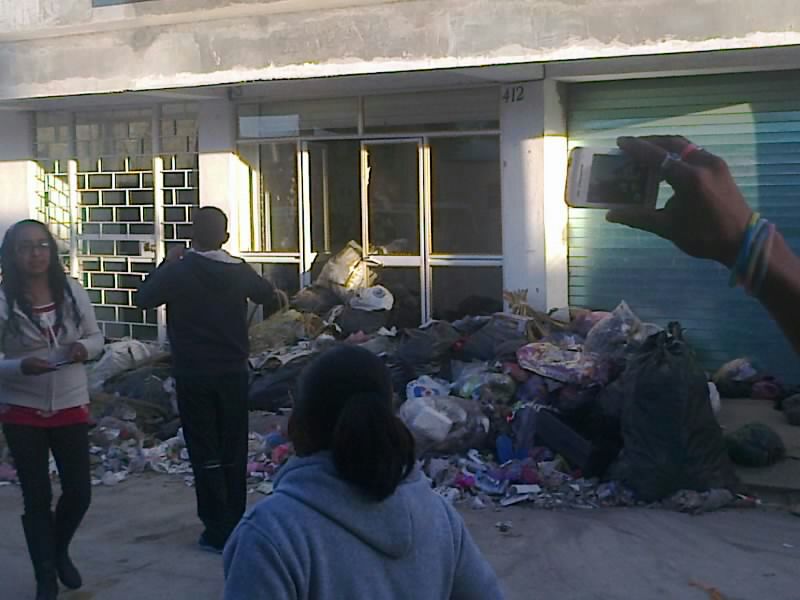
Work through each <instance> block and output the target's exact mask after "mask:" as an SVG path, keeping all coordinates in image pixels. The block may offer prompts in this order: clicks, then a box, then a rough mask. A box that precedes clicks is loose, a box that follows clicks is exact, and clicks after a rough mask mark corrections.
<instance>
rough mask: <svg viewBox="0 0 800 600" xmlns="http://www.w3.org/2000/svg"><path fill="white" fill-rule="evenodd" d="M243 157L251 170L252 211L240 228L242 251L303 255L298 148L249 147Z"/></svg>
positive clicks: (277, 145)
mask: <svg viewBox="0 0 800 600" xmlns="http://www.w3.org/2000/svg"><path fill="white" fill-rule="evenodd" d="M239 154H240V157H241V158H242V159H243V160H244V161H245V162H246V163H247V164H248V165H249V166H250V210H249V211H247V212H245V214H244V215H243V217H244V218H243V219H242V220H241V222H240V224H239V225H240V231H241V245H242V248H244V249H245V250H249V251H252V252H299V250H300V247H299V242H298V238H299V232H298V220H297V219H298V195H297V145H296V144H295V143H294V142H289V143H275V144H260V145H258V146H247V147H242V148H240V152H239ZM247 217H249V218H247Z"/></svg>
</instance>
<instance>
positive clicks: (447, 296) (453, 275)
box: [432, 267, 503, 321]
mask: <svg viewBox="0 0 800 600" xmlns="http://www.w3.org/2000/svg"><path fill="white" fill-rule="evenodd" d="M432 277H433V318H434V319H446V320H448V321H453V320H456V319H460V318H462V317H465V316H468V315H490V314H493V313H496V312H501V311H502V310H503V300H502V298H503V269H502V268H500V267H434V268H433V275H432Z"/></svg>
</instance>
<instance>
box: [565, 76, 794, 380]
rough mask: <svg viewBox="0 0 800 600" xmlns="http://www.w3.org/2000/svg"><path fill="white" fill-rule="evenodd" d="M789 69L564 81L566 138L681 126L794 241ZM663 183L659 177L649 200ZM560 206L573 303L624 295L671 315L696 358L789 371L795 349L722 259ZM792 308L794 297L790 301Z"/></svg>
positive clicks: (642, 310) (670, 130)
mask: <svg viewBox="0 0 800 600" xmlns="http://www.w3.org/2000/svg"><path fill="white" fill-rule="evenodd" d="M798 90H800V74H798V73H795V72H792V73H775V74H748V75H735V76H731V75H723V76H712V77H709V76H704V77H681V78H669V79H648V80H633V81H631V80H628V81H615V82H600V83H586V84H575V85H573V86H571V87H570V90H569V138H570V146H571V147H574V146H579V145H591V146H608V147H611V146H614V143H615V139H616V138H617V136H620V135H647V134H682V135H685V136H686V137H688V138H690V139H692V140H693V141H695V142H697V143H698V144H700V145H702V146H704V147H705V148H707V149H708V150H710V151H711V152H714V153H716V154H718V155H720V156H722V157H723V158H725V159H726V160H727V161H728V163H729V165H730V167H731V170H732V171H733V174H734V176H735V177H736V180H737V182H738V183H739V186H740V187H741V189H742V191H743V193H744V195H745V197H746V198H747V201H748V202H749V203H750V204H751V205H752V206H753V207H754V208H755V209H757V210H759V211H760V212H761V213H763V215H764V216H765V217H767V218H768V219H770V220H772V221H774V222H775V223H776V224H777V225H778V227H779V229H780V231H781V232H782V233H783V235H784V236H785V237H786V238H787V240H788V241H789V243H790V244H791V245H792V247H793V248H794V250H795V252H798V251H800V200H798V199H799V198H800V94H798ZM668 195H669V192H668V188H667V187H666V186H665V185H662V189H661V196H660V202H661V203H663V202H664V201H665V200H666V199H667V197H668ZM604 212H605V211H599V210H584V209H570V215H569V293H570V303H571V304H572V305H573V306H586V307H591V308H597V309H611V308H613V307H614V306H615V305H616V304H617V303H618V302H619V301H620V300H622V299H625V300H627V301H628V303H629V304H630V305H631V307H632V308H633V309H634V311H635V312H636V313H637V314H638V315H639V316H640V317H641V318H642V319H645V320H647V321H652V322H655V323H658V324H662V325H663V324H665V323H666V322H667V321H670V320H678V321H680V322H681V323H682V324H683V326H684V327H685V328H686V329H687V335H688V336H689V337H690V339H691V341H692V343H693V344H694V346H695V348H697V350H698V353H699V354H700V357H701V359H702V360H703V363H704V364H705V365H706V368H708V369H715V368H717V367H718V366H719V365H720V364H722V363H723V362H725V361H727V360H729V359H731V358H736V357H739V356H749V357H752V358H754V359H755V360H756V361H757V362H758V363H759V364H760V365H761V366H762V367H764V368H765V369H766V370H768V371H769V372H772V373H774V374H776V375H779V376H780V377H782V378H783V379H784V380H786V381H789V382H795V383H796V382H800V359H798V357H797V355H796V354H795V353H794V352H793V350H792V349H791V347H790V345H789V344H788V343H787V342H786V341H785V340H784V338H783V336H782V335H781V333H780V331H779V329H778V327H777V326H776V325H775V324H774V323H773V322H772V320H771V319H770V318H769V315H768V314H767V313H766V311H765V310H764V309H763V308H762V307H761V305H760V304H759V303H758V302H757V301H755V300H753V299H752V298H749V297H748V296H747V295H745V293H744V292H743V291H742V290H741V289H737V290H731V289H730V288H729V287H728V284H727V281H728V272H727V270H726V269H725V268H724V267H722V266H719V265H717V264H715V263H712V262H710V261H699V260H696V259H692V258H689V257H687V256H685V255H683V254H682V253H681V252H679V251H678V250H676V249H675V248H674V247H673V246H672V245H671V244H669V243H667V242H665V241H663V240H660V239H659V238H657V237H655V236H652V235H649V234H646V233H641V232H637V231H633V230H630V229H628V228H626V227H622V226H619V225H612V224H609V223H606V222H605V220H604ZM798 311H799V315H798V318H800V308H799V309H798Z"/></svg>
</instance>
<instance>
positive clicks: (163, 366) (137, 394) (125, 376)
mask: <svg viewBox="0 0 800 600" xmlns="http://www.w3.org/2000/svg"><path fill="white" fill-rule="evenodd" d="M170 377H172V365H171V364H170V363H169V362H155V363H152V364H149V365H143V366H141V367H139V368H136V369H131V370H129V371H123V372H122V373H119V374H117V375H115V376H113V377H111V378H110V379H108V380H107V381H106V382H105V383H104V384H103V391H104V392H105V393H107V394H111V395H113V396H121V397H122V398H125V399H126V401H127V402H128V404H135V406H136V408H137V409H138V410H139V411H141V410H143V408H144V407H145V406H147V407H150V408H152V409H153V410H154V411H156V412H160V413H161V414H162V415H163V416H164V417H165V418H167V419H169V418H172V417H174V416H176V410H175V407H174V406H173V399H172V392H171V391H170V386H169V385H165V384H166V383H167V380H168V379H169V378H170Z"/></svg>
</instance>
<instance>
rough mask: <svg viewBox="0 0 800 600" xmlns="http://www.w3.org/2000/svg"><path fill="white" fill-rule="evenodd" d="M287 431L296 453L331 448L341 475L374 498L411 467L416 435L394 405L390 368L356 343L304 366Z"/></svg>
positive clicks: (391, 487)
mask: <svg viewBox="0 0 800 600" xmlns="http://www.w3.org/2000/svg"><path fill="white" fill-rule="evenodd" d="M289 437H290V438H291V440H292V442H294V445H295V450H296V451H297V454H298V455H300V456H308V455H310V454H314V453H315V452H321V451H323V450H330V451H331V453H332V454H333V461H334V464H335V465H336V469H337V471H338V472H339V476H340V477H341V478H342V479H344V480H345V481H347V482H349V483H351V484H353V485H355V486H356V487H357V488H359V489H360V490H361V491H363V492H364V493H365V494H366V495H367V496H369V497H371V498H373V499H374V500H378V501H380V500H384V499H386V498H388V497H389V496H391V495H392V494H393V493H394V491H395V489H397V486H398V485H400V482H402V481H403V479H405V478H406V477H407V476H408V474H409V473H410V472H411V470H412V469H413V468H414V461H415V456H414V438H413V437H412V436H411V432H409V430H408V429H407V428H406V426H405V425H404V424H403V422H402V421H401V420H400V419H398V418H397V417H396V416H395V415H394V412H393V411H392V382H391V377H390V374H389V370H388V369H387V367H386V365H384V364H383V362H382V361H381V360H380V359H379V358H378V357H377V356H375V355H374V354H372V353H371V352H369V351H367V350H365V349H363V348H358V347H357V346H339V347H336V348H333V349H332V350H328V351H327V352H325V353H324V354H322V355H321V356H319V357H318V358H317V359H316V360H315V361H314V362H312V363H311V364H310V365H309V366H308V367H307V368H306V370H305V371H304V372H303V374H302V376H301V378H300V386H299V394H298V397H297V399H296V401H295V405H294V411H293V413H292V417H291V419H290V421H289Z"/></svg>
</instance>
